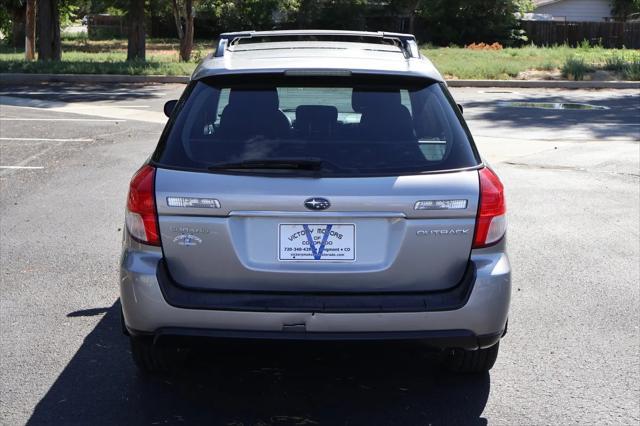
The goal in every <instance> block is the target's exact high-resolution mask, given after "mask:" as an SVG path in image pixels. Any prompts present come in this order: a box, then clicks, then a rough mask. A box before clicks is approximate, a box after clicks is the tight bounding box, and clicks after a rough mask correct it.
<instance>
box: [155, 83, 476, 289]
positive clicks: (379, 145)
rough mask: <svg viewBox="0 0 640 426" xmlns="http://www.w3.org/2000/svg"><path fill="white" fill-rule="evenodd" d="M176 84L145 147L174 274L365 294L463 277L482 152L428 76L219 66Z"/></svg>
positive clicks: (199, 281) (185, 279)
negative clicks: (214, 73)
mask: <svg viewBox="0 0 640 426" xmlns="http://www.w3.org/2000/svg"><path fill="white" fill-rule="evenodd" d="M247 81H250V83H247ZM187 94H188V97H185V99H184V100H183V101H181V102H180V103H179V104H178V106H177V108H176V110H175V111H174V113H173V117H172V118H171V120H170V121H169V124H168V127H167V129H166V130H165V133H164V136H163V139H162V140H161V143H160V144H159V146H158V149H157V150H156V152H155V153H154V156H153V158H152V164H153V165H154V166H155V167H157V172H156V177H155V195H156V203H157V213H158V219H159V228H160V234H161V240H162V247H163V251H164V256H165V260H166V263H167V267H168V271H169V273H170V275H171V277H172V278H173V279H174V280H175V281H176V282H177V283H178V284H179V285H181V286H183V287H187V288H198V289H215V290H229V291H253V292H255V291H265V292H368V293H371V292H409V291H431V290H442V289H446V288H450V287H453V286H455V285H456V284H457V283H458V282H459V281H460V280H461V278H462V276H463V275H464V273H465V271H466V269H467V266H468V261H469V256H470V252H471V246H472V243H473V238H474V227H475V220H476V213H477V210H478V199H479V195H478V194H479V183H478V171H477V169H478V168H479V167H480V161H479V159H478V156H477V153H476V152H475V149H474V147H473V142H472V141H471V139H470V137H469V134H468V130H467V129H466V127H465V126H464V123H463V122H462V121H461V116H460V115H459V112H458V111H457V108H456V107H455V104H454V103H453V101H452V99H451V98H450V96H449V95H448V92H447V89H446V87H445V86H444V85H443V84H442V83H438V82H434V81H432V80H428V79H419V80H416V79H409V80H406V81H405V80H403V79H402V78H398V77H397V76H395V77H384V76H371V77H363V76H358V77H353V76H350V77H313V76H304V77H283V76H256V77H252V78H251V79H249V80H247V79H233V78H230V77H224V78H222V77H220V78H214V79H211V80H207V81H198V82H193V83H192V84H191V85H190V86H189V88H188V89H187Z"/></svg>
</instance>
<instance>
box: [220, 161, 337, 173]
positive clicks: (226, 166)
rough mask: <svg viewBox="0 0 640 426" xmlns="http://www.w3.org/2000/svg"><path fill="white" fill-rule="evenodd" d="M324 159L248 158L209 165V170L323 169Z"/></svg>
mask: <svg viewBox="0 0 640 426" xmlns="http://www.w3.org/2000/svg"><path fill="white" fill-rule="evenodd" d="M323 164H324V162H323V161H322V160H309V159H299V160H298V159H268V160H246V161H237V162H231V163H218V164H214V165H212V166H210V167H209V170H212V171H215V170H238V169H245V170H246V169H253V170H255V169H258V170H259V169H271V170H313V171H317V170H322V168H323V167H322V166H323Z"/></svg>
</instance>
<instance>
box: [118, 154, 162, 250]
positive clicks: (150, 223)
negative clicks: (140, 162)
mask: <svg viewBox="0 0 640 426" xmlns="http://www.w3.org/2000/svg"><path fill="white" fill-rule="evenodd" d="M155 176H156V169H155V168H154V167H152V166H149V165H146V166H143V167H142V168H141V169H140V170H138V171H137V172H136V174H135V175H134V176H133V178H132V179H131V183H130V184H129V197H128V199H127V213H126V220H125V221H126V224H127V230H128V231H129V234H131V236H132V237H133V238H134V239H135V240H138V241H140V242H141V243H145V244H149V245H153V246H159V245H160V234H159V232H158V217H157V216H156V197H155V189H154V182H155Z"/></svg>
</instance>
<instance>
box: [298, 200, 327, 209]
mask: <svg viewBox="0 0 640 426" xmlns="http://www.w3.org/2000/svg"><path fill="white" fill-rule="evenodd" d="M304 206H305V207H306V208H308V209H309V210H326V209H328V208H329V206H331V203H330V202H329V200H327V199H326V198H319V197H314V198H308V199H306V200H305V201H304Z"/></svg>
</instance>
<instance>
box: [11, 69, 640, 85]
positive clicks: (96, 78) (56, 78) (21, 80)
mask: <svg viewBox="0 0 640 426" xmlns="http://www.w3.org/2000/svg"><path fill="white" fill-rule="evenodd" d="M188 82H189V77H188V76H171V75H116V74H113V75H111V74H22V73H2V74H0V84H31V83H81V84H82V83H85V84H92V83H146V84H150V83H182V84H185V83H188ZM447 84H448V85H449V87H503V88H540V89H640V81H564V80H448V81H447Z"/></svg>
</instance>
